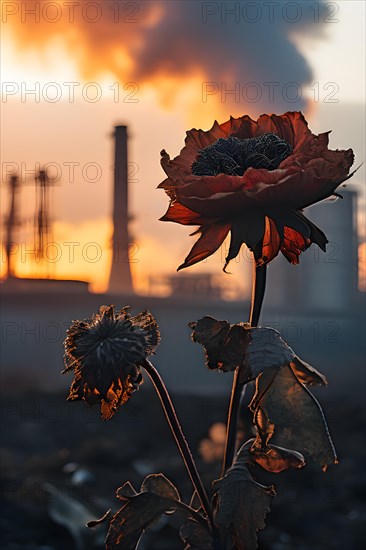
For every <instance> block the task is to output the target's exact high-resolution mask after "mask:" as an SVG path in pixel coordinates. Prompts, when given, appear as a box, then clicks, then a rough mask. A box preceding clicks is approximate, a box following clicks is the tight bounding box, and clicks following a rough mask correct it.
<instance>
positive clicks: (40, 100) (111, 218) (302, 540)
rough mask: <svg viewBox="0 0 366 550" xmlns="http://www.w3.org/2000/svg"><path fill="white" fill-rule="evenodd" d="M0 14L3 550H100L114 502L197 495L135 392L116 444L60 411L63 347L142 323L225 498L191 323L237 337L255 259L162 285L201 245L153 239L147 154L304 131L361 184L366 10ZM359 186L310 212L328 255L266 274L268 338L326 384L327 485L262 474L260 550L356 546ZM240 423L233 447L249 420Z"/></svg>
mask: <svg viewBox="0 0 366 550" xmlns="http://www.w3.org/2000/svg"><path fill="white" fill-rule="evenodd" d="M1 10H2V13H1V21H2V36H1V65H2V84H1V115H2V125H1V133H2V140H1V195H2V201H1V214H2V224H1V236H2V248H1V277H2V284H1V294H2V301H1V303H2V305H1V308H2V311H1V321H2V323H1V326H2V332H1V349H2V351H1V355H2V370H1V380H2V394H3V403H2V422H3V424H4V430H3V437H2V472H3V473H2V480H3V497H4V499H5V502H6V507H5V510H6V512H5V514H4V516H3V518H2V519H1V522H2V523H3V533H4V535H3V542H2V547H3V548H6V549H11V548H12V549H17V548H20V547H22V548H24V547H25V548H29V549H30V550H33V549H39V550H40V549H43V550H46V549H48V550H52V549H56V550H58V549H61V548H92V547H95V548H99V547H103V543H102V541H103V533H102V532H101V531H99V532H97V531H95V532H94V531H93V532H90V531H88V530H86V529H85V528H84V524H85V521H84V519H85V518H89V517H90V516H92V517H97V516H98V515H101V514H102V513H103V512H104V511H105V510H106V509H107V508H109V507H113V508H114V507H116V505H118V502H117V504H116V502H115V499H114V498H113V494H114V490H115V489H116V488H117V487H118V486H119V485H121V484H123V483H124V481H126V480H127V479H131V480H132V481H133V482H134V483H136V486H137V487H138V485H139V483H141V481H142V478H143V476H144V475H146V474H147V473H150V472H152V471H156V472H158V471H163V472H164V473H165V474H166V475H168V476H170V477H171V478H172V479H173V480H174V481H175V482H176V483H177V485H178V486H179V488H180V490H181V492H182V494H183V495H184V496H185V497H186V498H189V491H190V487H189V482H188V480H187V479H186V477H185V476H184V475H182V473H181V472H182V470H181V463H180V459H179V456H177V453H176V452H175V449H174V446H173V443H172V438H171V436H170V434H169V432H168V430H167V429H165V426H164V425H163V417H162V413H161V411H160V410H159V406H158V403H157V400H156V397H155V396H154V395H153V393H152V389H151V387H150V385H149V383H148V382H147V381H146V383H145V385H144V387H143V388H142V390H141V391H140V392H139V393H138V394H137V395H136V396H134V398H133V400H132V401H131V402H130V403H129V404H128V406H126V407H125V409H124V410H122V411H120V413H119V414H118V415H117V417H116V418H115V419H114V420H113V421H110V422H108V423H102V422H101V421H100V419H99V413H98V411H94V410H93V409H91V410H90V409H87V408H86V406H85V407H83V406H82V404H81V405H79V404H70V403H69V404H67V403H66V402H65V396H66V395H67V388H68V384H69V383H70V379H68V378H67V377H66V376H61V375H60V371H61V370H62V366H63V360H62V354H63V346H62V342H63V339H64V337H65V330H66V328H67V327H68V326H69V325H70V323H71V320H72V319H75V318H79V319H81V318H84V317H90V316H91V314H92V313H93V312H96V311H97V309H98V307H99V306H100V305H102V304H111V303H113V304H115V305H116V306H117V307H122V306H124V305H127V304H129V305H131V306H132V307H133V311H136V312H137V311H141V310H142V309H145V308H149V309H150V310H151V311H152V312H153V314H154V315H155V316H156V317H157V320H158V323H159V326H160V329H161V332H162V343H161V345H160V346H159V349H158V352H157V356H156V360H155V362H156V364H157V366H158V368H159V370H160V372H161V373H162V374H163V376H164V379H165V381H166V384H167V386H168V388H169V389H170V390H171V392H172V395H173V398H174V400H175V401H176V404H177V409H178V412H179V414H180V416H181V417H182V422H183V425H184V428H185V429H186V431H187V437H188V438H189V440H190V442H191V444H192V450H193V453H194V455H195V456H196V457H197V460H198V462H199V465H200V467H201V469H202V471H203V472H204V477H205V481H206V482H207V483H208V485H209V483H210V480H211V479H213V478H215V477H218V476H219V472H220V458H221V454H222V450H223V426H222V423H223V422H224V421H225V415H226V412H227V406H228V398H229V397H228V396H229V391H230V386H231V377H230V376H229V375H228V376H226V377H224V376H219V375H218V374H216V373H210V372H209V371H208V370H207V369H206V367H204V357H203V353H202V350H201V349H200V347H199V346H198V345H194V344H193V343H191V342H190V331H189V329H188V327H187V323H188V322H189V321H192V320H197V319H198V318H200V317H202V316H203V315H205V314H210V315H213V316H215V317H216V318H218V319H228V320H229V321H230V322H232V323H233V322H239V321H244V320H246V319H247V316H248V311H249V301H248V300H249V297H250V290H251V269H252V267H251V259H250V254H249V252H248V251H247V250H246V249H245V247H243V249H242V251H241V254H240V257H238V258H237V260H236V261H233V262H232V263H231V264H230V271H231V272H232V273H231V274H230V275H227V274H224V273H223V272H222V267H223V265H224V261H225V260H224V259H225V256H226V253H227V249H228V243H224V245H223V246H222V247H221V249H220V250H219V251H218V252H217V253H216V254H215V255H214V256H212V257H210V258H208V259H207V260H206V261H204V262H202V263H200V264H198V265H197V266H194V267H192V268H190V269H189V270H187V271H185V272H183V273H179V274H176V268H177V266H178V265H179V264H180V263H182V261H183V259H184V257H185V256H186V255H187V253H188V251H189V249H190V247H191V246H192V243H193V238H192V237H189V233H190V231H189V228H184V227H182V226H178V225H175V224H165V223H161V222H159V221H158V219H159V218H160V217H161V216H162V215H163V214H164V213H165V211H166V209H167V206H168V199H167V197H166V195H165V194H164V192H163V191H161V190H156V187H157V185H158V184H159V183H160V181H162V180H163V179H164V174H163V171H162V170H161V168H160V164H159V159H160V151H161V150H162V149H166V150H167V151H168V153H169V154H170V155H171V156H172V157H174V156H175V155H177V154H178V153H179V151H180V149H181V148H182V146H183V143H184V137H185V132H186V130H187V129H190V128H192V127H196V128H202V129H205V130H206V129H209V128H210V127H211V126H212V123H213V121H214V120H215V119H216V120H218V121H219V122H224V121H225V120H227V119H228V118H229V117H230V115H232V116H234V117H235V116H241V115H243V114H249V115H250V116H251V117H253V118H257V117H258V116H259V115H260V114H262V113H272V112H273V113H277V114H282V113H283V112H285V111H288V110H302V111H303V113H304V115H305V117H306V119H307V120H308V122H309V126H310V128H311V130H312V131H313V132H314V133H320V132H325V131H328V130H332V133H331V135H330V147H331V148H332V149H337V148H338V149H348V148H350V147H351V148H353V150H354V152H355V155H356V160H355V166H359V165H361V164H362V162H363V161H364V156H365V154H364V150H365V108H364V97H365V73H364V65H365V51H364V43H365V22H364V21H365V4H364V3H363V2H360V1H352V0H347V1H339V2H325V1H319V2H312V1H311V2H310V1H297V2H286V1H277V2H261V1H256V2H250V1H240V2H234V1H233V2H216V1H214V2H197V1H190V0H186V1H175V0H165V1H160V0H149V1H136V2H129V1H122V0H121V1H113V2H112V1H108V0H104V1H96V2H94V1H93V2H92V1H88V0H80V1H79V2H64V1H61V0H59V1H53V2H50V1H47V0H43V1H31V0H27V1H9V2H8V1H3V2H2V4H1ZM364 175H365V171H364V166H361V167H360V169H359V170H358V172H357V173H356V174H355V176H354V177H353V178H352V179H351V180H350V181H349V182H347V186H346V187H345V188H342V189H341V190H340V192H341V194H342V195H343V200H337V201H327V202H324V203H321V204H319V205H316V206H313V207H311V208H309V209H308V211H307V216H308V217H309V218H310V219H311V220H312V221H314V222H315V223H316V224H317V225H319V226H320V227H321V228H322V229H323V230H324V231H325V233H326V234H327V237H328V239H329V241H330V243H329V245H328V248H327V252H326V253H323V252H322V251H320V250H318V249H316V248H313V247H311V248H310V249H309V250H308V251H307V252H306V253H305V254H303V255H302V256H301V259H300V265H299V266H291V265H289V264H288V263H287V262H286V260H284V259H283V258H280V257H279V258H276V259H275V260H274V261H273V262H272V264H271V265H270V266H269V277H268V287H267V293H266V298H265V306H264V309H263V314H262V319H261V323H262V324H263V325H267V324H268V325H271V326H273V327H274V328H277V329H278V330H279V331H280V332H281V334H282V335H283V337H284V339H285V340H286V341H287V342H288V343H289V345H290V346H291V347H293V349H294V350H295V351H296V353H298V354H299V355H300V356H301V357H302V358H303V359H304V360H306V361H308V362H310V363H312V364H313V365H314V366H315V367H316V368H319V370H321V371H322V372H324V373H325V374H326V376H327V378H328V382H329V386H328V388H327V389H326V390H321V391H320V392H318V393H317V397H318V398H319V399H320V401H321V402H322V404H323V406H324V410H325V413H326V415H327V417H328V421H329V424H330V429H331V432H332V434H333V437H334V440H335V444H336V447H337V449H338V452H339V457H340V465H339V466H337V467H334V468H331V469H330V471H329V472H327V474H326V475H324V474H323V473H322V472H319V471H318V469H317V468H316V467H315V466H314V467H313V465H310V466H309V467H307V468H306V469H305V470H304V471H301V472H295V473H290V474H287V473H285V474H280V475H279V476H277V477H276V478H275V479H273V476H272V479H270V478H269V476H266V475H265V473H264V472H260V471H258V472H256V473H257V474H258V475H257V478H258V479H259V480H260V481H263V482H272V483H275V484H276V486H277V492H278V497H277V498H276V499H275V501H274V503H273V512H272V514H271V515H270V516H269V517H268V528H267V529H266V530H265V531H263V533H261V535H260V546H259V547H260V548H263V549H271V550H292V549H295V548H296V549H303V550H308V549H310V548H312V549H316V550H323V549H327V548H330V549H333V548H334V549H337V548H339V549H341V548H342V550H343V549H345V548H347V549H353V548H354V549H356V548H359V546H360V545H361V540H362V526H363V523H364V520H365V509H364V507H363V506H362V504H361V502H362V498H361V495H362V494H363V491H364V488H365V487H364V485H365V484H364V479H362V477H361V471H359V470H360V468H361V465H362V464H363V461H364V445H363V442H364V439H363V435H362V434H363V430H364V425H365V423H364V392H365V380H364V358H365V348H364V328H365V327H364V297H365V290H366V267H365V261H366V242H365V240H366V228H365V213H364V207H365V187H364ZM249 393H250V392H249ZM241 420H242V425H241V427H242V433H241V437H242V438H247V437H248V436H249V435H250V432H251V424H250V418H249V416H248V415H247V413H246V412H245V411H244V410H243V411H242V419H241ZM152 433H154V434H156V437H155V438H154V439H152V437H151V434H152ZM340 480H342V482H341V483H340ZM92 517H90V519H92ZM81 518H82V519H81ZM86 521H87V519H86ZM177 521H178V520H177V519H176V518H175V516H174V515H173V516H169V518H168V517H167V518H165V519H164V520H163V521H162V522H160V523H159V524H158V525H157V526H156V528H155V530H154V531H152V532H151V533H149V535H148V536H147V538H146V541H145V542H142V543H141V548H147V549H153V550H154V549H155V548H156V549H160V548H161V549H163V548H166V549H169V550H173V549H175V548H181V547H182V543H180V542H179V539H178V537H177V536H175V535H174V526H175V522H177ZM19 522H20V523H21V524H22V526H23V527H22V529H21V530H20V529H19Z"/></svg>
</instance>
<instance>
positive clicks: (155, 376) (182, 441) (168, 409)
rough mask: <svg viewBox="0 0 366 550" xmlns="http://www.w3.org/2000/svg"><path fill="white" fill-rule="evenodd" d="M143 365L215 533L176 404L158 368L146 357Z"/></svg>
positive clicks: (206, 498)
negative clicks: (175, 407)
mask: <svg viewBox="0 0 366 550" xmlns="http://www.w3.org/2000/svg"><path fill="white" fill-rule="evenodd" d="M142 367H144V369H145V370H146V372H147V374H148V375H149V376H150V378H151V380H152V383H153V384H154V386H155V389H156V391H157V393H158V396H159V399H160V401H161V404H162V406H163V409H164V412H165V416H166V418H167V420H168V424H169V426H170V429H171V431H172V433H173V435H174V438H175V441H176V443H177V445H178V449H179V451H180V453H181V455H182V458H183V461H184V464H185V466H186V468H187V471H188V474H189V477H190V478H191V481H192V484H193V487H194V488H195V490H196V491H197V494H198V497H199V499H200V501H201V505H202V508H203V510H204V511H205V513H206V515H207V519H208V521H209V524H210V526H211V529H212V531H213V533H215V531H216V529H215V526H214V522H213V516H212V510H211V505H210V501H209V500H208V496H207V493H206V491H205V488H204V486H203V483H202V480H201V477H200V475H199V473H198V471H197V467H196V464H195V462H194V459H193V456H192V453H191V450H190V448H189V446H188V443H187V441H186V438H185V436H184V433H183V430H182V427H181V425H180V423H179V420H178V417H177V413H176V412H175V409H174V405H173V403H172V400H171V398H170V395H169V393H168V390H167V389H166V386H165V384H164V382H163V380H162V378H161V376H160V374H159V373H158V371H157V370H156V368H155V367H154V366H153V365H152V363H150V361H148V360H147V359H145V360H144V361H143V363H142Z"/></svg>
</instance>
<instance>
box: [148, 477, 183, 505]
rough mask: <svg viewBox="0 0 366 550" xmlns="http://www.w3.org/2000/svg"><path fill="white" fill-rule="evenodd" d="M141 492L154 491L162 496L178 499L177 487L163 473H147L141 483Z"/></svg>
mask: <svg viewBox="0 0 366 550" xmlns="http://www.w3.org/2000/svg"><path fill="white" fill-rule="evenodd" d="M141 491H142V492H148V493H154V494H155V495H159V496H161V497H164V498H170V499H172V500H180V496H179V493H178V489H177V488H176V487H175V485H173V483H172V482H171V481H169V479H168V478H166V477H165V475H163V474H150V475H148V476H147V477H146V478H145V479H144V481H143V482H142V485H141Z"/></svg>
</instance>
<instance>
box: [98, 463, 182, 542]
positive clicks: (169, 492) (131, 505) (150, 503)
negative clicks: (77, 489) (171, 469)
mask: <svg viewBox="0 0 366 550" xmlns="http://www.w3.org/2000/svg"><path fill="white" fill-rule="evenodd" d="M116 496H117V498H118V499H120V500H121V501H122V502H124V505H123V506H122V508H120V510H118V512H117V513H116V514H115V515H114V516H113V518H112V520H111V522H110V525H109V530H108V533H107V538H106V548H107V550H112V549H114V548H119V549H121V548H122V549H123V550H133V549H134V548H136V546H137V544H138V542H139V540H140V538H141V535H142V534H143V532H144V531H146V529H148V528H149V527H151V526H152V525H154V523H156V522H157V521H158V520H159V519H160V516H161V515H162V514H164V513H165V514H169V513H172V512H174V511H175V510H176V509H177V508H179V507H181V508H182V509H183V511H185V512H186V511H187V510H186V509H185V508H184V507H183V505H182V504H181V502H180V496H179V493H178V490H177V488H176V487H175V486H174V485H173V483H172V482H171V481H169V479H167V478H166V477H165V476H164V475H163V474H151V475H148V476H147V477H146V478H145V479H144V481H143V482H142V485H141V492H140V493H137V492H136V491H135V489H134V487H133V486H132V485H131V483H130V482H129V481H127V482H126V483H125V484H124V485H123V486H122V487H119V488H118V489H117V492H116Z"/></svg>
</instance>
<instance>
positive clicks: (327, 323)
mask: <svg viewBox="0 0 366 550" xmlns="http://www.w3.org/2000/svg"><path fill="white" fill-rule="evenodd" d="M114 155H115V170H114V187H113V226H114V231H113V258H112V264H111V270H110V279H109V289H108V292H107V293H106V294H92V293H90V292H88V289H87V283H86V282H83V281H60V280H55V279H51V278H49V279H19V278H17V277H15V275H14V272H13V269H12V265H11V256H12V254H11V249H12V240H13V239H14V226H15V224H16V223H17V212H16V205H17V198H18V192H19V186H18V184H17V181H15V180H14V179H12V180H11V181H10V183H9V185H10V191H11V193H10V195H11V201H10V208H9V211H8V216H7V219H6V229H7V231H6V235H7V236H6V238H7V241H8V242H7V243H6V246H5V251H6V254H7V257H8V278H7V279H6V280H5V282H3V283H2V284H1V293H2V365H3V368H2V375H1V376H2V382H3V384H5V387H6V386H8V385H9V384H10V385H11V386H13V387H16V388H19V380H21V381H22V384H23V385H24V387H25V388H28V389H29V388H31V387H34V385H36V386H37V388H38V389H45V390H50V391H53V390H54V389H55V388H56V389H60V388H63V387H64V386H65V383H66V382H65V379H64V377H61V376H60V375H59V372H60V371H61V370H62V356H63V340H64V337H65V330H66V328H67V327H68V326H69V325H70V323H71V320H72V319H75V318H78V319H82V318H85V317H88V316H90V315H91V314H92V313H93V312H95V311H97V310H98V308H99V306H100V305H103V304H112V303H113V304H115V305H116V306H117V307H122V306H124V305H127V304H129V305H131V306H132V308H133V309H134V310H136V311H141V310H143V309H146V308H148V309H150V310H151V311H152V312H153V314H154V315H155V316H156V318H157V320H158V324H159V327H160V330H161V333H162V342H161V344H160V346H159V348H158V350H157V355H156V361H157V364H158V365H159V369H160V371H161V373H162V375H163V376H164V378H165V380H166V383H167V385H168V386H169V387H170V388H171V389H172V391H173V392H174V391H177V392H182V393H191V392H192V391H193V392H196V393H200V392H204V393H210V394H215V393H223V392H226V391H227V390H228V387H229V386H230V384H231V380H230V377H222V376H217V375H216V376H215V373H214V374H213V373H211V372H209V371H208V369H205V367H204V366H203V363H204V358H203V352H202V349H201V346H198V345H194V344H192V342H191V341H190V331H189V329H188V327H187V323H188V322H189V321H193V320H197V319H199V318H200V317H202V316H203V315H212V316H213V317H216V318H217V319H228V320H230V322H232V323H236V322H241V321H245V320H246V319H247V312H248V311H249V301H245V300H241V301H238V300H232V301H225V300H223V299H222V298H223V293H222V289H221V288H220V285H219V284H217V282H216V279H215V276H214V275H213V274H212V275H211V274H209V273H205V274H202V275H201V274H199V273H192V274H189V273H187V274H177V275H169V276H168V275H167V276H164V275H163V277H164V279H165V281H164V284H166V285H167V286H168V287H169V288H170V295H169V296H167V297H157V296H156V295H154V285H151V295H149V296H138V295H136V293H134V288H133V280H132V276H131V268H130V263H129V259H128V254H126V251H127V250H128V246H129V243H130V242H131V235H130V232H129V222H130V220H131V213H130V212H129V207H128V135H127V127H126V126H116V127H115V129H114ZM38 178H40V179H39V181H38V186H39V187H38V189H39V190H41V191H42V193H43V197H44V199H45V198H46V196H47V193H46V188H47V179H46V178H45V175H44V174H43V175H42V174H40V175H38ZM42 178H43V179H42ZM340 192H341V194H342V195H343V199H338V200H337V201H336V202H335V203H333V204H330V203H329V201H324V202H322V203H319V204H317V205H314V206H313V207H310V208H309V209H307V211H306V215H307V216H308V217H309V219H310V220H311V221H313V222H314V223H315V224H317V225H319V227H321V229H322V230H323V231H324V232H325V234H326V235H327V236H328V238H329V240H330V242H329V244H328V246H327V251H326V253H324V252H323V251H321V250H320V249H319V248H318V247H316V246H314V245H313V246H311V247H310V249H309V250H308V251H307V252H306V253H304V254H302V255H301V260H300V265H299V266H291V265H290V264H289V263H288V262H287V261H286V260H285V259H284V258H283V257H282V255H281V254H280V255H279V256H278V258H276V259H275V260H274V261H273V262H271V264H270V265H269V266H268V270H269V277H268V284H267V289H266V297H265V302H264V308H263V313H262V317H261V322H262V324H264V325H270V326H274V328H277V329H278V330H279V331H280V332H281V334H282V335H283V337H284V338H285V340H286V341H287V342H288V343H289V345H291V347H293V348H294V349H295V351H296V353H298V354H299V355H300V356H301V357H302V358H303V359H305V360H307V361H309V362H310V363H312V362H313V364H314V366H315V367H319V368H320V369H321V370H323V372H325V374H326V375H327V376H328V378H329V379H330V385H331V383H332V381H333V384H334V385H333V391H336V392H338V394H339V395H341V394H342V391H345V388H344V382H343V375H342V373H341V371H340V370H339V369H337V368H335V365H339V364H340V363H342V364H343V365H344V364H345V363H346V364H347V369H348V371H349V373H351V371H352V369H353V371H354V372H353V371H352V372H353V374H352V381H353V382H352V383H353V384H354V386H355V388H354V391H355V392H356V393H355V394H354V395H357V391H358V392H359V393H360V392H361V389H362V388H363V387H364V379H363V377H364V374H363V371H364V369H360V368H359V367H360V365H362V361H363V359H362V357H363V353H364V348H363V344H362V342H363V330H364V327H363V324H364V314H363V303H364V293H361V292H359V290H358V245H359V243H358V236H357V219H356V216H357V204H356V203H357V193H356V191H354V190H353V189H352V188H351V187H347V188H345V189H342V190H341V191H340ZM42 193H41V195H40V196H42ZM46 202H47V201H45V200H44V201H43V203H42V205H43V207H42V208H43V210H42V216H38V218H39V225H38V231H39V232H40V233H39V235H40V237H42V236H43V238H46V236H45V235H46V232H47V231H50V227H49V223H48V218H47V212H45V211H44V207H45V205H46ZM45 373H47V376H45ZM13 379H14V380H16V381H17V383H16V384H15V385H14V384H13V382H12V381H13ZM192 379H194V380H195V384H194V387H192V383H191V381H192ZM28 382H29V383H28ZM349 391H350V390H349V388H347V392H349ZM360 399H363V392H362V396H361V394H360Z"/></svg>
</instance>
